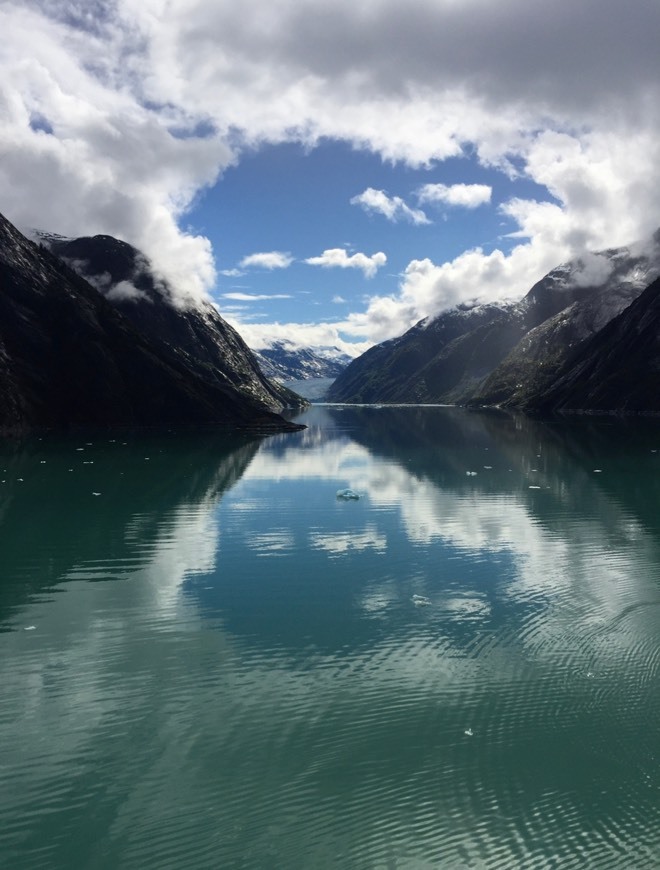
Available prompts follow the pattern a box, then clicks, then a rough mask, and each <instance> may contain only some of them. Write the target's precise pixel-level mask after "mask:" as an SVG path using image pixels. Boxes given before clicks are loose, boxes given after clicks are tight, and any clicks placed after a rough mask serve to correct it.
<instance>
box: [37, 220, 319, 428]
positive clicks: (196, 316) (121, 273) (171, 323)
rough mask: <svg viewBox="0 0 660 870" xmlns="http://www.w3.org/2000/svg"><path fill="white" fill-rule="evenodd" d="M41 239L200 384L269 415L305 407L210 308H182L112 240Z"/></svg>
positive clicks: (142, 262)
mask: <svg viewBox="0 0 660 870" xmlns="http://www.w3.org/2000/svg"><path fill="white" fill-rule="evenodd" d="M42 238H43V240H44V242H45V243H46V244H47V245H48V247H49V248H50V249H51V251H53V252H54V253H56V254H57V255H58V256H59V257H61V258H62V259H64V260H66V262H67V263H68V264H69V265H70V266H71V267H72V268H73V269H74V270H75V271H76V272H78V273H79V274H80V275H82V277H84V278H86V279H87V280H88V281H89V282H90V283H91V284H93V286H94V287H96V289H97V290H98V291H99V292H100V293H102V294H103V295H104V296H105V297H106V299H107V300H108V301H109V302H111V303H112V304H113V305H114V307H115V308H117V309H118V310H119V311H121V313H122V314H124V315H125V316H126V317H127V318H128V319H129V320H130V321H131V322H132V323H133V325H134V326H136V327H137V328H138V329H139V331H140V333H141V334H142V335H145V336H146V337H148V338H149V339H150V340H151V341H152V342H153V343H155V344H157V345H158V347H159V350H160V352H161V354H163V355H164V356H166V357H171V356H174V357H175V358H176V359H177V360H181V359H185V364H186V365H187V366H188V367H189V368H191V369H193V370H194V371H195V373H196V374H197V375H198V376H199V377H200V378H202V379H203V380H206V381H208V382H209V383H210V384H212V385H214V386H219V387H220V388H223V389H224V388H227V387H230V388H235V389H237V390H239V391H240V392H241V393H244V394H245V395H247V396H251V397H252V398H254V399H255V400H257V401H258V402H261V403H263V404H264V405H265V406H266V407H268V408H270V410H272V411H280V410H282V408H285V407H291V406H300V405H301V404H305V403H304V401H303V400H301V399H300V397H299V396H296V395H295V394H294V393H292V392H291V391H290V390H287V389H286V388H284V387H282V386H281V385H279V384H274V383H272V382H271V381H270V380H269V379H268V378H267V377H266V376H265V375H264V374H263V373H262V371H261V369H260V367H259V364H258V362H257V360H256V359H255V356H254V354H253V353H252V351H251V350H250V349H249V348H248V346H247V345H246V344H245V342H244V341H243V339H242V338H241V337H240V335H239V334H238V333H237V332H236V330H235V329H233V328H232V327H231V326H230V325H229V324H228V323H227V322H226V321H225V320H224V319H223V318H222V317H221V316H220V314H218V312H217V311H216V309H215V308H214V306H213V305H212V304H211V303H210V302H206V301H197V302H195V304H194V305H185V306H183V305H181V303H180V302H179V300H178V298H177V295H176V293H175V289H174V288H173V287H171V285H170V284H169V283H168V282H167V281H166V280H164V279H162V278H159V277H157V276H156V275H155V273H154V271H153V269H152V267H151V264H150V263H149V261H148V259H147V258H146V257H145V256H144V254H142V253H141V252H140V251H138V250H137V249H136V248H134V247H133V246H132V245H129V244H127V243H126V242H122V241H119V239H115V238H113V237H112V236H93V237H82V238H78V239H64V238H62V237H59V236H48V235H45V234H44V235H42Z"/></svg>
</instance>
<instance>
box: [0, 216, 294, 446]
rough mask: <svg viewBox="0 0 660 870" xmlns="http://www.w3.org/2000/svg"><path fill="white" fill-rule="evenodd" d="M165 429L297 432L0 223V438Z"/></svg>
mask: <svg viewBox="0 0 660 870" xmlns="http://www.w3.org/2000/svg"><path fill="white" fill-rule="evenodd" d="M236 380H237V381H240V377H237V379H236ZM171 423H187V424H207V423H213V424H223V425H225V426H229V427H238V428H243V429H258V430H259V431H276V430H287V429H291V428H298V427H295V426H292V425H291V424H289V423H287V422H286V421H285V420H283V418H281V417H280V416H279V415H277V414H275V413H273V412H272V411H270V410H269V409H268V408H267V407H266V405H265V403H264V402H263V401H261V400H260V399H259V398H258V397H257V396H254V395H251V394H249V393H248V392H245V391H241V390H240V389H238V388H237V386H235V385H234V384H233V383H232V382H231V379H230V378H229V376H227V377H226V378H225V379H221V378H214V377H213V376H212V375H211V374H209V373H207V372H204V374H202V373H201V372H200V367H199V364H197V363H195V362H194V361H192V360H191V358H190V356H189V354H188V353H187V352H186V351H179V350H177V348H175V347H174V346H169V347H165V346H164V344H163V342H162V341H153V340H151V339H150V338H149V337H148V336H147V335H145V334H142V333H141V332H140V331H139V330H138V329H137V328H136V326H135V325H134V324H133V323H132V322H131V321H130V320H129V319H128V318H127V317H126V316H124V314H123V313H122V312H121V311H119V310H117V308H115V307H114V305H113V304H112V303H111V302H109V301H108V300H107V299H105V298H104V297H103V296H102V295H101V294H100V293H99V292H98V291H97V290H96V289H95V288H93V287H92V286H91V285H90V284H89V283H88V282H87V281H85V280H84V279H82V278H81V277H80V276H79V275H78V274H77V273H76V272H74V271H73V270H72V269H70V268H69V267H68V266H67V265H66V264H65V263H64V262H63V261H62V260H61V259H59V258H58V257H56V256H55V255H54V254H53V253H52V252H50V251H49V250H47V249H46V248H45V247H44V246H39V245H37V244H35V243H34V242H32V241H30V240H28V239H27V238H25V236H23V235H22V234H21V233H20V232H19V231H18V230H17V229H16V228H15V227H14V226H13V225H12V224H11V223H10V222H9V221H8V220H7V219H6V218H4V217H3V216H2V215H0V429H2V430H4V431H24V430H27V429H29V428H33V427H70V426H108V425H120V426H135V425H139V426H145V425H146V426H149V425H159V424H171Z"/></svg>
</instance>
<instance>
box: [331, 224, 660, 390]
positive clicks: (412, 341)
mask: <svg viewBox="0 0 660 870" xmlns="http://www.w3.org/2000/svg"><path fill="white" fill-rule="evenodd" d="M658 274H660V233H656V236H654V238H653V240H651V243H650V244H647V245H645V246H641V245H640V246H635V247H633V248H618V249H610V250H607V251H602V252H600V253H598V254H590V255H585V256H584V257H581V258H579V259H576V260H575V261H572V262H570V263H566V264H563V265H561V266H559V267H557V268H556V269H553V270H552V271H551V272H549V273H548V274H547V275H546V276H545V277H544V278H543V279H541V281H539V282H538V283H537V284H535V285H534V287H532V289H531V290H530V291H529V293H528V294H527V295H526V296H525V297H524V298H523V299H522V300H520V301H519V302H515V303H502V304H495V303H493V304H484V305H471V306H466V305H463V306H458V307H457V308H453V309H451V310H449V311H446V312H444V313H442V314H440V315H439V316H437V317H435V318H427V319H426V320H422V321H420V322H419V323H418V324H416V325H415V326H413V327H412V328H411V329H410V330H408V332H406V333H405V334H404V335H403V336H401V337H399V338H396V339H392V340H390V341H387V342H383V343H382V344H380V345H377V346H376V347H373V348H371V349H370V350H369V351H367V352H366V353H365V354H363V355H362V356H361V357H358V358H357V359H356V360H354V362H352V363H351V364H350V365H349V366H348V368H347V369H346V371H345V372H344V373H343V374H342V375H340V376H339V377H338V378H337V380H336V381H335V383H334V384H333V385H332V387H331V388H330V390H329V392H328V399H329V400H330V401H341V402H394V403H396V402H404V403H411V402H412V403H414V402H421V403H428V402H438V403H449V404H454V403H474V404H483V405H493V404H510V405H512V406H524V405H525V404H527V403H528V402H529V403H531V402H533V401H534V400H535V398H536V397H538V395H539V394H540V393H542V392H543V390H544V389H546V388H548V387H549V386H550V384H551V383H552V381H553V379H554V377H555V376H556V375H557V373H558V372H559V371H560V370H561V368H562V366H563V364H564V363H565V361H566V359H567V358H568V357H569V356H570V355H571V354H572V353H573V352H574V351H575V348H576V347H577V346H578V345H579V344H580V343H581V342H583V341H586V340H587V339H588V338H590V337H591V336H592V335H594V334H595V333H597V332H598V330H600V329H601V328H602V327H603V326H604V325H605V324H606V323H608V322H609V321H610V320H611V319H612V318H613V317H615V316H616V315H617V314H619V313H620V312H621V311H622V310H623V309H624V308H626V307H627V306H628V305H629V304H630V303H631V302H632V301H633V300H634V299H635V298H637V296H639V294H640V293H641V292H642V290H643V289H644V287H645V286H647V285H648V283H649V282H650V281H651V280H653V279H654V278H655V277H657V275H658Z"/></svg>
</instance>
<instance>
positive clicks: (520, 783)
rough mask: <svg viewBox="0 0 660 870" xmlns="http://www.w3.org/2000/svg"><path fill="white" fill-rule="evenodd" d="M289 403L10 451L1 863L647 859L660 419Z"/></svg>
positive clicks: (6, 462)
mask: <svg viewBox="0 0 660 870" xmlns="http://www.w3.org/2000/svg"><path fill="white" fill-rule="evenodd" d="M302 419H303V420H304V422H306V423H308V425H309V428H308V429H307V430H306V431H305V432H303V433H301V434H296V435H287V436H281V437H275V438H270V439H267V440H264V441H246V440H242V441H241V440H227V439H223V438H217V437H213V436H209V435H205V436H199V437H193V436H190V435H181V434H176V433H163V434H162V435H159V436H155V435H150V436H144V435H143V436H135V435H131V436H123V437H119V436H117V437H116V439H115V440H109V438H108V436H107V434H106V435H105V436H102V437H97V438H94V437H89V436H88V437H86V438H76V439H75V440H71V439H68V440H67V439H56V438H44V439H43V440H41V441H40V440H36V439H35V440H30V441H27V442H22V443H20V444H2V445H0V471H1V472H2V474H1V475H0V479H1V480H2V483H1V484H0V864H2V866H3V867H7V868H11V870H14V868H18V870H22V868H30V870H32V868H35V870H36V868H58V870H59V868H62V870H65V868H66V870H72V868H73V870H78V868H82V870H86V868H104V870H105V868H108V870H118V868H119V870H123V868H135V870H150V868H158V870H166V868H172V870H175V868H176V870H180V868H186V870H187V868H285V870H297V868H304V870H307V868H312V870H316V868H351V870H352V868H397V870H399V868H435V867H440V868H444V867H448V868H454V867H456V868H460V867H477V868H534V870H535V868H562V870H563V868H585V867H593V868H598V870H600V868H617V870H619V868H657V867H659V866H660V512H659V511H658V506H659V504H660V501H659V496H660V452H658V451H660V427H658V426H655V427H654V426H652V425H650V424H647V425H642V424H637V425H630V424H623V423H616V422H614V421H611V420H593V421H589V420H583V421H575V422H571V423H566V424H563V425H559V424H552V425H551V424H541V423H536V422H533V421H529V420H520V419H514V418H509V417H505V416H499V415H494V414H476V413H467V412H462V411H460V410H456V409H441V408H440V409H433V408H429V409H391V408H390V409H376V408H363V409H343V410H340V409H331V408H315V409H313V410H312V411H311V412H309V413H308V414H307V415H306V416H305V417H304V418H302ZM468 471H470V472H476V473H475V474H470V475H468V474H467V473H466V472H468ZM345 487H351V488H352V489H354V490H355V491H357V492H358V493H359V494H360V496H361V497H360V499H359V500H353V501H342V500H340V499H337V497H336V492H337V490H338V489H342V488H345Z"/></svg>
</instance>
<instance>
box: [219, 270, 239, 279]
mask: <svg viewBox="0 0 660 870" xmlns="http://www.w3.org/2000/svg"><path fill="white" fill-rule="evenodd" d="M220 274H221V275H224V277H225V278H241V277H242V276H243V275H245V272H241V270H240V269H221V270H220Z"/></svg>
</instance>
